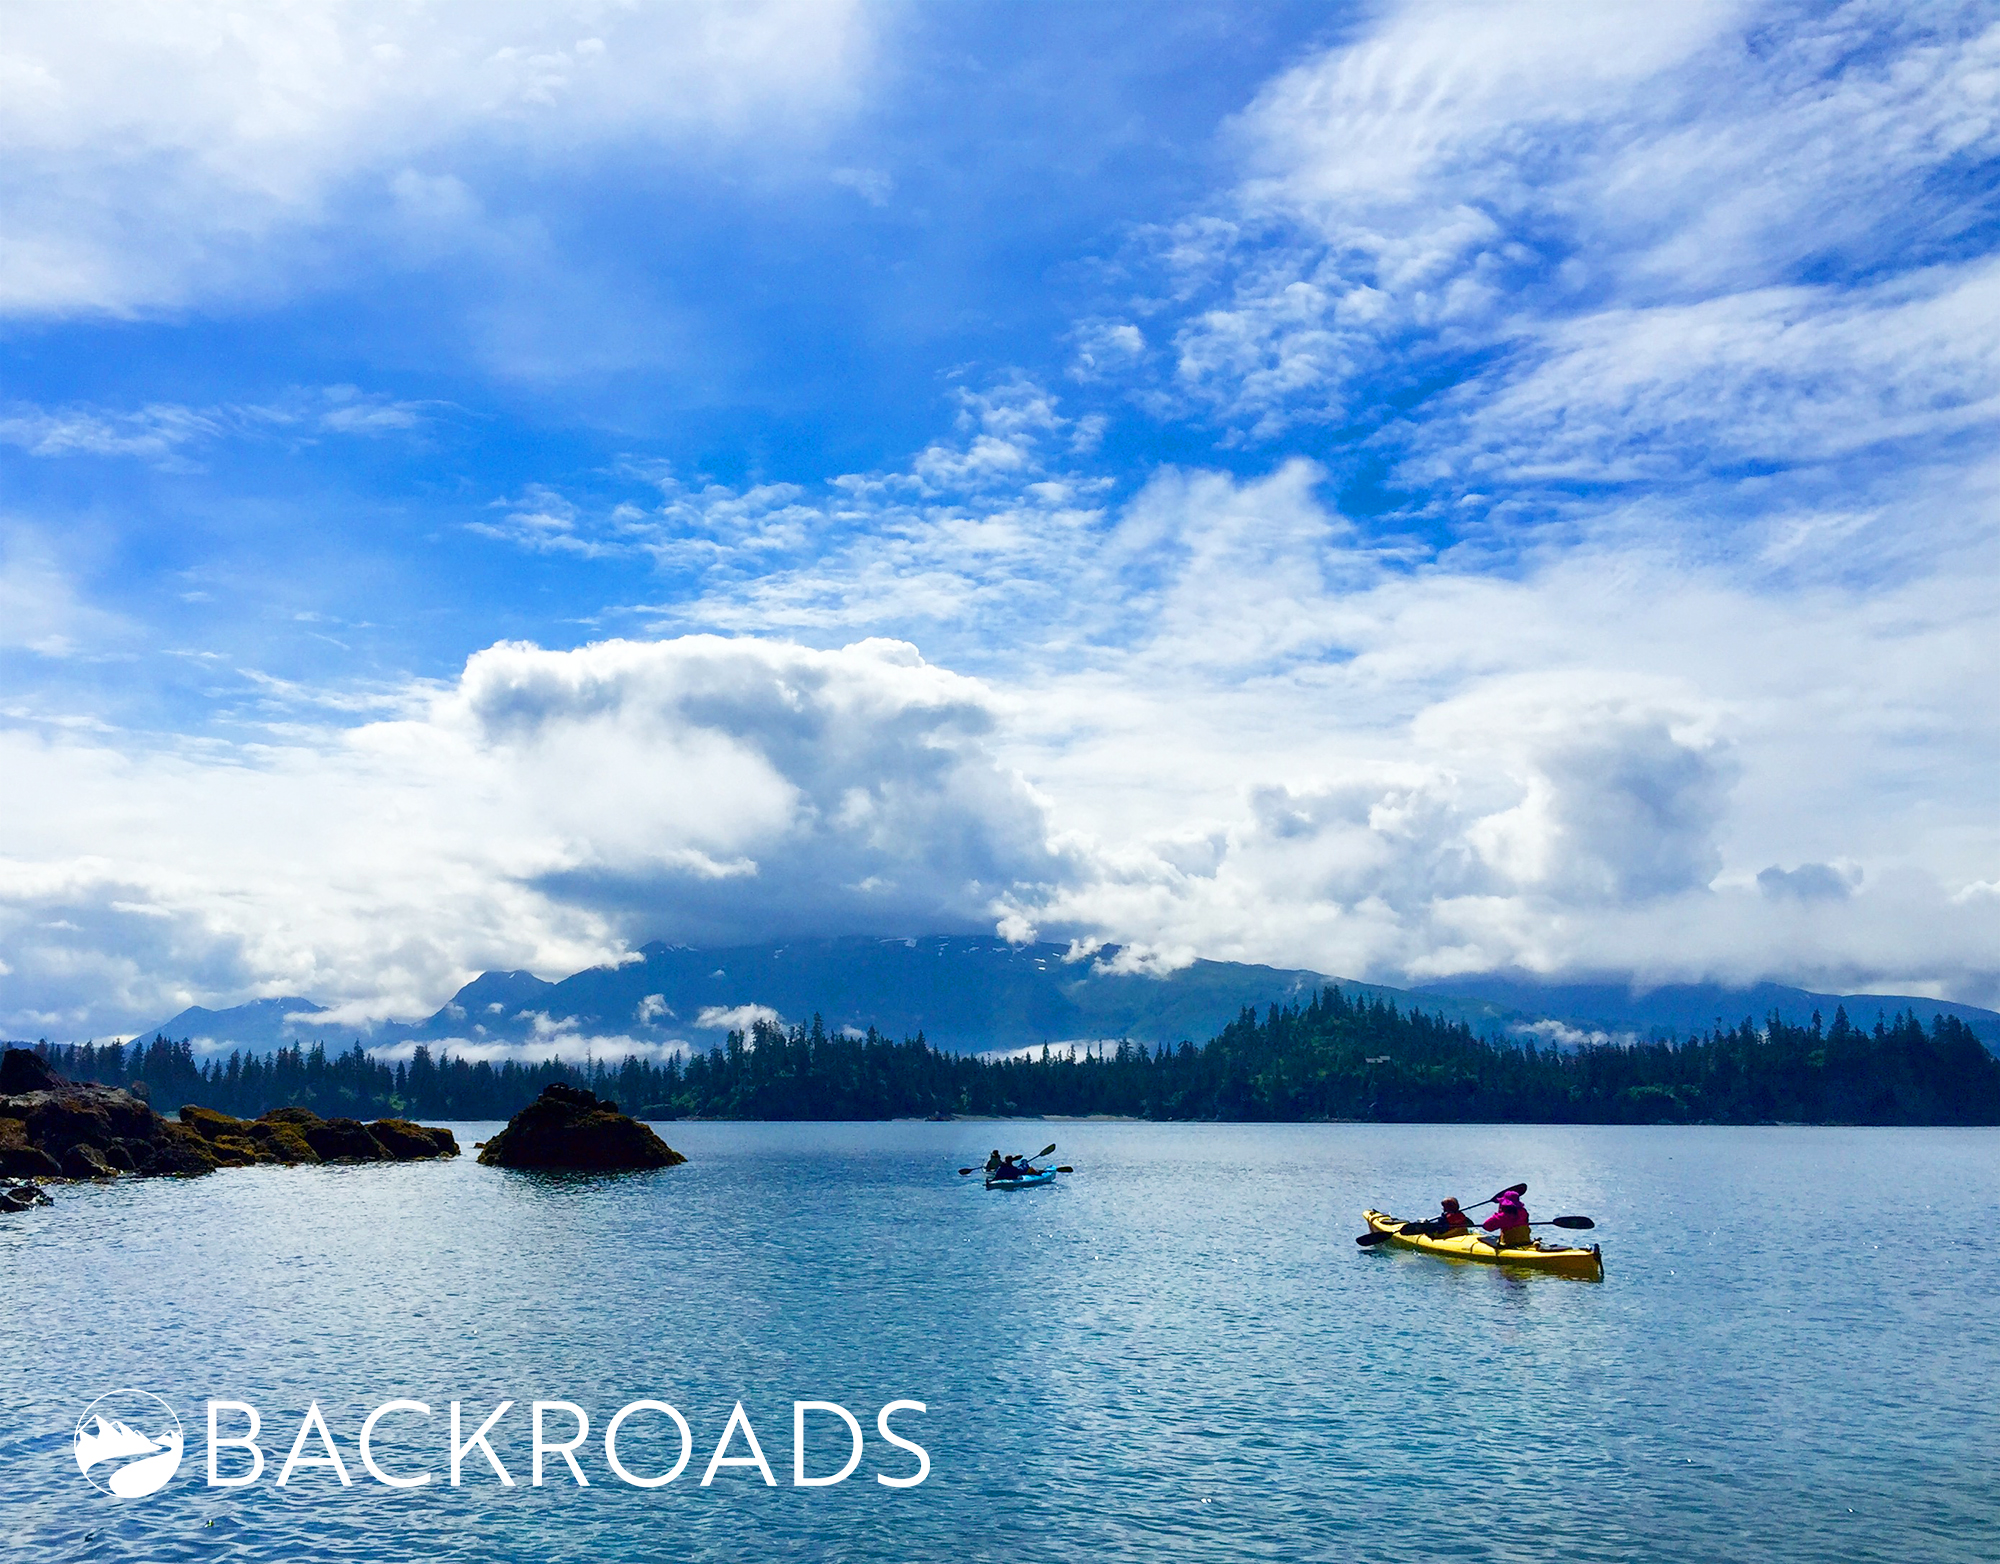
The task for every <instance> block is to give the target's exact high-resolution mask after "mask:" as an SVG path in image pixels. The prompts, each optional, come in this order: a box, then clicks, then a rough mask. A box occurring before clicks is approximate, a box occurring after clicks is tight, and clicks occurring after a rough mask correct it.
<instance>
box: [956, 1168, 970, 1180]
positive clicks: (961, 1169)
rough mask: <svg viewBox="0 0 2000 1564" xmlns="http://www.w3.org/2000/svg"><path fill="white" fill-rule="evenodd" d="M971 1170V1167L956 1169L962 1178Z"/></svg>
mask: <svg viewBox="0 0 2000 1564" xmlns="http://www.w3.org/2000/svg"><path fill="white" fill-rule="evenodd" d="M971 1171H972V1169H971V1168H960V1169H959V1170H958V1176H959V1177H960V1178H964V1177H965V1175H966V1174H968V1173H970V1172H971Z"/></svg>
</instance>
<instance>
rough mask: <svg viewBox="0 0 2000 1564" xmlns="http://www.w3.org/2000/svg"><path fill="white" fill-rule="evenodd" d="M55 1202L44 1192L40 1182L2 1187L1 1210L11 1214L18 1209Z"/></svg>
mask: <svg viewBox="0 0 2000 1564" xmlns="http://www.w3.org/2000/svg"><path fill="white" fill-rule="evenodd" d="M52 1204H54V1202H53V1201H51V1200H50V1199H49V1197H48V1196H47V1195H46V1194H44V1193H43V1192H42V1188H41V1186H40V1185H39V1184H17V1185H15V1186H14V1187H13V1188H12V1189H0V1211H4V1212H7V1213H9V1214H10V1215H11V1214H12V1213H13V1212H16V1211H26V1210H29V1209H30V1208H32V1207H34V1206H46V1205H52Z"/></svg>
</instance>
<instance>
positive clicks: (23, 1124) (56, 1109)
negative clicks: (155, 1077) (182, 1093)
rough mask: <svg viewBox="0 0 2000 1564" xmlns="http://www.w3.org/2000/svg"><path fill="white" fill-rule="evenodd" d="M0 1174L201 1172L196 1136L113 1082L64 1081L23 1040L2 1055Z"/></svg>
mask: <svg viewBox="0 0 2000 1564" xmlns="http://www.w3.org/2000/svg"><path fill="white" fill-rule="evenodd" d="M0 1084H4V1085H5V1086H7V1087H8V1088H10V1090H8V1091H7V1092H5V1093H4V1094H0V1176H4V1177H8V1178H17V1179H18V1178H77V1179H84V1178H115V1177H116V1176H117V1175H118V1174H120V1173H133V1174H138V1175H140V1176H141V1177H148V1178H150V1177H158V1176H160V1175H163V1174H174V1173H179V1174H190V1173H206V1172H208V1171H209V1170H210V1169H212V1168H214V1167H215V1166H216V1160H215V1157H214V1156H213V1154H211V1153H210V1151H209V1150H208V1148H207V1147H206V1146H205V1145H203V1144H202V1140H201V1137H200V1136H198V1135H195V1134H193V1133H191V1132H190V1131H189V1130H187V1129H186V1128H185V1127H184V1126H182V1125H179V1124H174V1123H171V1122H169V1121H168V1120H166V1119H163V1118H161V1117H160V1116H159V1115H158V1114H157V1113H155V1112H154V1111H153V1110H152V1108H151V1106H150V1105H148V1104H147V1103H146V1102H144V1101H142V1100H141V1099H139V1098H138V1097H135V1096H133V1095H132V1093H130V1092H128V1091H121V1090H120V1089H119V1088H117V1087H115V1086H99V1085H96V1084H94V1083H92V1082H89V1081H66V1080H64V1079H63V1078H62V1077H61V1076H59V1075H56V1074H54V1073H53V1072H51V1071H50V1070H49V1068H48V1066H47V1065H45V1064H44V1063H43V1062H42V1060H41V1059H40V1058H39V1057H38V1056H37V1055H35V1054H33V1053H31V1052H29V1051H28V1050H27V1049H25V1048H10V1049H8V1050H7V1051H6V1053H5V1055H4V1056H0Z"/></svg>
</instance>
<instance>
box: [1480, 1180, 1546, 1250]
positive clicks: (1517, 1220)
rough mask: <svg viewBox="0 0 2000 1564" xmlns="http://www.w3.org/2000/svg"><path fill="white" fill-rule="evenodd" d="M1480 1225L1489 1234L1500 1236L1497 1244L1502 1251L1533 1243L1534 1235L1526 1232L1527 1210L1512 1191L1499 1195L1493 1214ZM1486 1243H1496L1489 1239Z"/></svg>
mask: <svg viewBox="0 0 2000 1564" xmlns="http://www.w3.org/2000/svg"><path fill="white" fill-rule="evenodd" d="M1480 1225H1481V1226H1483V1227H1484V1228H1485V1229H1486V1230H1487V1231H1488V1232H1489V1233H1498V1234H1499V1235H1500V1237H1499V1239H1498V1240H1497V1244H1498V1246H1499V1247H1500V1248H1502V1249H1519V1248H1525V1247H1526V1246H1527V1245H1528V1244H1530V1243H1532V1242H1533V1241H1534V1236H1535V1235H1534V1234H1533V1233H1531V1232H1529V1231H1528V1208H1527V1207H1526V1206H1524V1205H1522V1204H1521V1197H1520V1196H1519V1195H1517V1194H1515V1193H1514V1192H1513V1191H1512V1190H1508V1191H1507V1192H1506V1193H1504V1194H1503V1195H1501V1197H1500V1198H1499V1200H1497V1201H1496V1202H1495V1203H1494V1207H1493V1214H1492V1215H1491V1216H1489V1217H1488V1218H1487V1219H1486V1220H1485V1221H1484V1222H1483V1223H1482V1224H1480ZM1486 1241H1487V1242H1488V1243H1489V1244H1490V1243H1495V1242H1496V1240H1494V1239H1491V1238H1489V1239H1487V1240H1486Z"/></svg>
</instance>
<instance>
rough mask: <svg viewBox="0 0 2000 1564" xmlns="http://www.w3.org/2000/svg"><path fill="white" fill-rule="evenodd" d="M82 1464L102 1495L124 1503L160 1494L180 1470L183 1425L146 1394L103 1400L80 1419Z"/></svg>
mask: <svg viewBox="0 0 2000 1564" xmlns="http://www.w3.org/2000/svg"><path fill="white" fill-rule="evenodd" d="M148 1429H151V1430H152V1432H151V1433H148V1432H146V1430H148ZM76 1464H77V1466H78V1467H79V1468H80V1469H81V1470H82V1472H83V1475H84V1476H85V1477H87V1478H89V1479H90V1486H91V1487H93V1488H95V1489H96V1490H97V1491H98V1492H99V1493H108V1494H112V1495H114V1496H115V1497H117V1498H120V1499H143V1498H144V1497H145V1496H146V1495H147V1494H149V1493H158V1492H159V1491H160V1490H161V1489H162V1488H164V1487H166V1486H167V1483H168V1482H169V1481H170V1480H171V1479H172V1477H173V1475H174V1473H175V1472H177V1471H179V1470H180V1465H181V1420H180V1419H179V1418H178V1417H176V1416H175V1415H174V1409H173V1408H172V1407H170V1406H168V1405H167V1404H166V1402H164V1401H162V1400H161V1399H160V1398H159V1397H158V1396H154V1395H148V1394H147V1393H146V1392H145V1391H143V1390H114V1391H112V1392H111V1393H110V1394H109V1395H105V1396H99V1397H98V1398H97V1399H96V1400H95V1401H93V1402H91V1403H90V1405H89V1406H87V1407H85V1408H84V1409H83V1416H82V1417H80V1418H78V1419H77V1424H76Z"/></svg>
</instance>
